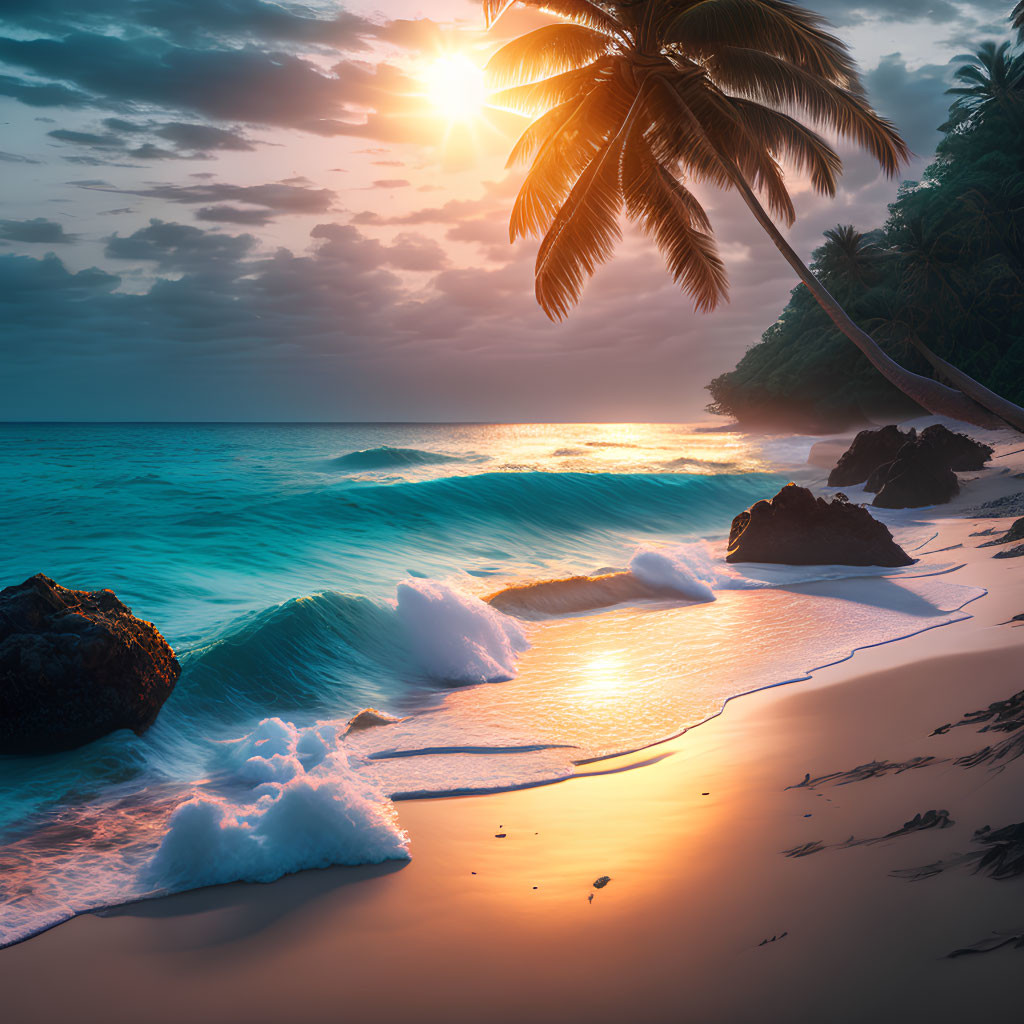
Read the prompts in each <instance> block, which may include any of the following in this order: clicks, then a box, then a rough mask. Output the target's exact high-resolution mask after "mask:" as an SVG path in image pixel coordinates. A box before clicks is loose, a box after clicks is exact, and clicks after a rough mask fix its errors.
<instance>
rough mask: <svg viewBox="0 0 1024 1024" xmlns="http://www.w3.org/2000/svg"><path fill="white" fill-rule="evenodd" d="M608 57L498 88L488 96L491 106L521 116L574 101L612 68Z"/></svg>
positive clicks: (610, 59)
mask: <svg viewBox="0 0 1024 1024" xmlns="http://www.w3.org/2000/svg"><path fill="white" fill-rule="evenodd" d="M612 64H613V61H612V58H611V57H598V59H597V60H595V61H593V62H592V63H590V64H587V65H585V66H584V67H581V68H574V69H573V70H572V71H564V72H562V74H560V75H552V76H551V77H550V78H544V79H541V81H539V82H529V83H527V84H526V85H516V86H513V87H512V88H511V89H502V90H501V91H500V92H496V93H494V94H493V95H492V96H491V97H490V103H491V105H492V106H495V107H504V108H505V109H506V110H515V111H518V112H519V113H523V114H537V113H542V112H544V111H546V110H548V109H550V108H551V107H554V106H557V105H558V104H559V103H565V102H566V100H571V99H578V98H579V97H581V96H582V95H583V94H584V93H585V92H586V91H587V90H588V89H589V88H591V87H592V86H593V85H595V84H596V83H597V81H598V80H599V79H600V78H601V77H602V76H606V75H607V74H608V73H609V71H610V70H611V68H612Z"/></svg>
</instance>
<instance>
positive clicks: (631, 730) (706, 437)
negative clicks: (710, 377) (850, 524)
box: [0, 424, 979, 945]
mask: <svg viewBox="0 0 1024 1024" xmlns="http://www.w3.org/2000/svg"><path fill="white" fill-rule="evenodd" d="M813 440H814V439H813V438H796V439H794V438H786V437H771V436H751V435H748V434H742V433H737V432H730V431H722V430H717V429H713V428H709V427H708V426H706V425H704V426H701V425H678V424H568V425H552V424H543V425H535V424H521V425H439V424H5V425H0V483H2V485H3V493H4V495H5V502H4V505H3V508H2V509H0V584H2V585H5V586H6V585H9V584H16V583H20V582H22V581H23V580H24V579H26V578H27V577H29V576H31V575H33V574H35V573H37V572H43V573H45V574H47V575H48V576H51V577H53V578H54V579H55V580H56V581H57V582H58V583H61V584H63V585H64V586H68V587H73V588H76V589H88V590H92V589H98V588H104V587H108V588H110V589H112V590H114V591H115V592H116V593H117V595H118V596H119V597H120V598H121V599H122V600H123V601H124V602H125V603H126V604H128V605H129V606H130V607H131V608H132V610H133V611H134V613H135V614H136V615H138V616H139V617H141V618H143V619H147V620H149V621H152V622H153V623H155V624H156V626H157V628H158V629H160V631H161V632H162V633H163V634H164V636H165V637H166V638H167V640H168V642H169V643H170V644H171V645H172V647H174V649H175V651H176V653H177V656H178V658H179V660H180V662H181V666H182V674H181V678H180V679H179V681H178V684H177V687H176V689H175V691H174V693H173V694H172V695H171V697H170V698H169V700H168V701H167V703H166V705H165V706H164V708H163V710H162V712H161V714H160V716H159V718H158V720H157V722H156V724H155V725H154V726H153V727H152V728H151V729H150V730H149V731H148V732H147V733H145V734H144V735H143V736H141V737H136V736H134V735H133V734H130V733H125V732H122V733H117V734H113V735H110V736H108V737H105V738H104V739H102V740H100V741H98V742H96V743H93V744H90V745H89V746H87V747H84V748H81V749H79V750H75V751H70V752H67V753H64V754H59V755H53V756H48V757H32V758H29V757H3V758H0V945H4V944H8V943H10V942H14V941H18V940H20V939H22V938H25V937H27V936H28V935H31V934H34V933H35V932H38V931H39V930H41V929H43V928H46V927H49V926H52V925H53V924H56V923H59V922H60V921H62V920H65V919H67V918H68V917H71V916H73V915H74V914H76V913H80V912H82V911H85V910H90V909H96V908H100V907H105V906H110V905H113V904H118V903H123V902H127V901H131V900H137V899H142V898H147V897H151V896H156V895H161V894H164V893H168V892H174V891H180V890H182V889H188V888H195V887H198V886H202V885H209V884H215V883H219V882H227V881H234V880H249V881H269V880H272V879H274V878H277V877H280V875H282V874H285V873H287V872H291V871H297V870H302V869H305V868H313V867H325V866H328V865H331V864H358V863H369V862H378V861H382V860H387V859H397V860H401V859H405V858H407V857H409V856H410V855H414V853H415V836H411V837H410V836H408V835H407V834H406V833H405V832H404V830H403V829H402V826H401V804H400V803H398V804H397V806H396V804H395V803H394V801H396V800H398V801H400V800H401V799H403V798H409V797H415V796H422V795H445V794H453V793H483V792H493V791H496V790H502V789H509V788H517V787H522V786H528V785H537V784H546V783H551V782H555V781H559V780H570V779H571V777H572V775H573V774H574V772H575V771H576V770H577V768H578V766H579V765H581V764H584V763H587V762H590V761H593V760H596V759H600V758H605V757H609V756H612V755H614V754H618V753H622V752H625V751H632V750H637V749H640V748H643V747H645V746H649V745H651V744H654V743H657V742H658V741H660V740H663V739H665V738H667V737H670V736H675V735H678V734H679V733H681V732H682V731H684V730H685V729H687V728H689V727H692V726H694V725H696V724H699V723H700V722H701V721H704V720H706V719H707V718H708V717H710V716H712V715H714V714H716V713H718V712H719V711H720V710H721V708H722V707H723V705H724V704H725V702H727V701H728V700H729V699H731V698H732V697H735V696H737V695H739V694H742V693H746V692H750V691H752V690H756V689H759V688H762V687H765V686H772V685H778V684H781V683H784V682H790V681H793V680H797V679H802V678H806V677H807V676H808V674H809V673H810V672H811V671H813V670H814V669H815V668H817V667H820V666H823V665H827V664H830V663H833V662H836V661H839V660H842V659H844V658H846V657H849V656H850V655H851V653H852V652H853V651H855V650H856V649H858V648H861V647H864V646H868V645H873V644H878V643H885V642H889V641H892V640H894V639H897V638H899V637H902V636H906V635H909V634H912V633H915V632H919V631H920V630H922V629H929V628H934V627H936V626H940V625H943V624H945V623H948V622H952V621H955V620H956V619H958V618H962V617H963V616H964V615H966V614H967V612H965V611H964V610H963V609H964V607H965V606H966V605H967V604H968V603H969V602H970V600H972V599H973V598H974V597H976V596H978V594H979V592H978V591H976V590H974V589H972V588H969V587H964V586H959V585H954V584H951V583H949V582H947V581H946V580H945V579H944V578H943V575H942V574H943V572H944V571H945V570H946V569H948V568H949V565H948V563H943V564H939V563H933V562H932V561H931V560H929V559H928V558H927V557H924V558H922V560H921V562H919V563H918V564H917V565H915V566H912V567H908V568H907V569H906V570H884V571H883V570H872V569H858V570H850V569H848V568H842V567H829V566H824V567H817V566H812V567H800V568H798V569H787V568H780V567H775V568H771V567H737V566H727V565H726V563H725V562H724V559H723V557H722V556H723V554H724V540H725V537H726V536H727V534H728V529H729V524H730V522H731V520H732V517H733V516H734V515H736V514H737V513H738V512H740V511H742V510H743V509H744V508H746V507H748V506H749V505H750V504H751V503H752V502H754V501H756V500H758V499H759V498H764V497H770V496H771V495H772V494H774V493H775V491H776V490H777V489H778V488H779V487H780V486H781V485H782V484H784V483H786V482H787V481H789V480H797V481H798V482H801V481H804V480H810V479H812V478H817V477H820V472H819V471H814V470H811V469H809V468H808V466H807V454H808V451H809V448H810V446H811V444H812V442H813ZM851 496H852V497H854V498H856V495H851ZM887 516H888V518H887V521H888V522H890V525H891V527H892V528H893V530H894V533H895V534H896V536H897V539H898V540H899V541H900V542H901V543H903V544H904V546H905V547H906V548H907V549H908V550H910V549H911V548H916V549H918V550H923V549H924V548H925V547H926V545H927V541H928V539H929V537H930V536H931V534H932V533H933V532H934V531H931V530H930V529H929V527H928V524H927V522H926V521H924V520H920V521H919V520H918V519H917V518H915V516H914V515H913V514H899V513H889V514H887ZM620 570H622V571H626V570H628V571H629V573H630V576H629V577H628V579H627V582H628V583H629V586H635V588H636V589H635V591H629V590H628V588H627V591H626V592H621V591H616V592H615V593H611V592H610V591H609V590H608V586H607V583H606V582H605V581H604V580H602V579H601V577H606V576H607V575H608V574H609V573H611V572H614V571H620ZM541 580H565V581H570V582H568V583H565V584H563V585H562V586H561V587H560V588H559V589H558V591H557V596H556V597H555V598H552V597H551V596H550V594H548V593H544V594H541V592H540V590H536V589H534V588H533V585H534V584H535V583H536V582H537V581H541ZM510 588H513V589H510ZM651 588H655V589H656V590H657V595H656V599H654V598H652V596H651V595H652V593H653V591H652V589H651ZM499 592H506V593H507V594H512V595H514V600H513V599H512V598H509V600H510V601H511V604H509V603H507V602H506V603H504V604H502V603H501V602H500V601H498V600H496V601H495V603H494V604H491V603H488V602H487V601H485V600H484V598H488V597H491V596H492V595H494V594H497V593H499ZM613 599H614V603H612V601H613ZM499 605H500V606H501V607H502V608H505V609H506V611H508V610H511V612H512V613H511V614H506V612H503V611H499V610H498V606H499ZM367 708H373V709H375V710H376V711H377V712H379V717H377V718H371V717H369V716H367V715H363V716H361V717H360V718H358V719H356V720H355V722H354V723H353V726H352V727H351V728H350V727H349V725H348V723H349V722H350V720H352V719H353V716H356V715H358V714H359V713H360V712H361V711H363V710H364V709H367ZM568 784H570V785H571V781H570V782H568Z"/></svg>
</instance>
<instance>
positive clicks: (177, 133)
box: [155, 121, 256, 150]
mask: <svg viewBox="0 0 1024 1024" xmlns="http://www.w3.org/2000/svg"><path fill="white" fill-rule="evenodd" d="M155 134H157V135H159V136H160V138H162V139H167V140H169V141H170V142H173V143H174V145H175V146H177V147H178V148H179V149H200V150H210V149H231V150H253V149H255V148H256V147H255V146H254V145H253V144H252V143H251V142H250V141H249V140H248V139H247V138H245V136H244V135H242V133H241V132H239V131H233V130H230V129H227V128H215V127H214V126H213V125H208V124H185V123H183V122H181V121H172V122H171V123H169V124H165V125H162V126H161V127H159V128H157V129H156V131H155Z"/></svg>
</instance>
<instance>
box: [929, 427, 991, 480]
mask: <svg viewBox="0 0 1024 1024" xmlns="http://www.w3.org/2000/svg"><path fill="white" fill-rule="evenodd" d="M917 437H918V440H919V441H924V442H925V443H927V444H928V445H932V446H934V447H935V448H936V449H937V450H939V451H942V452H943V453H944V455H945V459H946V462H947V464H948V465H949V468H950V469H954V470H956V471H957V472H959V473H965V472H969V471H970V470H975V469H984V468H985V463H986V462H988V460H989V459H991V458H992V449H991V448H990V447H989V446H988V445H987V444H982V443H981V442H980V441H975V440H974V438H973V437H968V436H967V435H966V434H955V433H953V431H952V430H948V429H947V428H946V427H944V426H943V425H942V424H941V423H934V424H932V426H930V427H925V428H924V430H922V431H921V433H920V434H918V435H917Z"/></svg>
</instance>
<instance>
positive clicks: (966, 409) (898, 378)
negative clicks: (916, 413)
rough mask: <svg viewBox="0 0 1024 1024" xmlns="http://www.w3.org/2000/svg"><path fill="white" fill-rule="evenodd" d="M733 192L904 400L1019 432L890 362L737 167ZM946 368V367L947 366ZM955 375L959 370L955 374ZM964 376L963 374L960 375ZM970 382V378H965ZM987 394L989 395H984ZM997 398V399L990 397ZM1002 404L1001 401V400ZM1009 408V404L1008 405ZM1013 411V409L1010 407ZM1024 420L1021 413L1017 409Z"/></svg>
mask: <svg viewBox="0 0 1024 1024" xmlns="http://www.w3.org/2000/svg"><path fill="white" fill-rule="evenodd" d="M732 170H733V171H734V181H735V185H736V189H737V191H738V192H739V193H740V195H741V196H742V197H743V201H744V202H745V203H746V204H747V207H748V209H749V210H750V212H751V213H752V214H753V215H754V217H755V218H756V220H757V222H758V223H759V224H760V225H761V227H763V228H764V230H765V231H766V232H767V233H768V237H769V238H771V240H772V242H773V243H774V244H775V248H776V249H778V250H779V252H780V253H782V255H783V257H784V258H785V260H786V262H787V263H788V264H789V265H790V266H791V267H792V268H793V269H794V270H795V271H796V274H797V277H799V278H800V280H801V281H803V283H804V284H805V285H806V286H807V288H808V289H809V290H810V292H811V294H812V295H813V296H814V297H815V298H816V299H817V300H818V303H819V305H820V306H821V308H822V309H824V310H825V312H826V313H827V314H828V316H829V319H830V320H831V321H832V322H833V323H834V324H835V325H836V327H838V328H839V330H840V331H842V332H843V334H845V335H846V337H847V338H849V339H850V341H852V342H853V343H854V345H856V346H857V348H859V349H860V350H861V352H863V353H864V355H865V356H866V357H867V360H868V362H870V363H871V365H872V366H873V367H874V368H875V369H876V370H878V372H879V373H881V374H882V376H883V377H885V379H886V380H887V381H889V383H890V384H893V385H894V386H895V387H897V388H899V390H900V391H902V392H903V393H904V394H905V395H906V396H907V397H908V398H912V399H913V400H914V401H915V402H917V404H918V405H920V406H922V407H923V408H925V409H927V410H928V412H930V413H932V414H933V415H936V416H949V417H951V418H953V419H957V420H962V421H963V422H965V423H972V424H973V425H974V426H976V427H985V428H986V429H992V428H994V427H1003V426H1006V425H1010V426H1014V427H1016V428H1017V429H1021V428H1020V426H1019V425H1018V424H1016V423H1012V422H1011V421H1009V420H1005V421H1004V418H1003V417H1002V416H1001V414H996V413H995V411H994V410H990V409H989V408H987V407H985V406H983V405H981V404H979V402H978V401H975V400H974V399H972V398H969V397H968V396H967V395H966V394H964V393H963V392H961V391H957V390H956V389H955V388H948V387H946V386H945V385H944V384H940V383H939V382H938V381H936V380H931V379H930V378H928V377H922V376H921V375H920V374H917V373H912V372H911V371H910V370H908V369H906V368H905V367H903V366H900V364H899V363H897V362H896V361H895V360H894V359H891V358H890V357H889V356H888V355H886V353H885V352H883V351H882V349H881V348H879V346H878V343H877V342H876V341H875V340H874V338H872V337H871V335H870V334H868V333H867V332H865V331H862V330H861V329H860V328H859V327H858V326H857V325H856V324H855V323H854V322H853V321H852V320H851V319H850V317H849V316H848V315H847V313H846V312H845V310H844V309H843V308H842V306H840V305H839V303H838V302H836V300H835V299H834V298H833V297H832V295H831V294H830V293H829V291H828V289H826V288H825V286H824V285H823V284H822V283H821V282H820V281H819V280H818V279H817V278H816V277H815V276H814V274H812V273H811V270H810V268H809V267H808V266H807V265H806V264H805V263H804V261H803V260H802V259H800V257H799V256H798V255H797V253H796V250H794V249H793V247H792V246H791V245H790V244H789V242H787V241H786V239H785V238H784V237H783V235H782V233H781V232H780V231H779V229H778V228H777V227H776V226H775V222H774V221H773V220H772V219H771V217H769V216H768V214H767V212H766V211H765V209H764V207H763V206H762V205H761V204H760V202H759V201H758V199H757V196H755V195H754V192H753V190H752V189H751V188H750V186H749V185H748V184H747V182H746V179H745V178H744V177H743V175H742V173H741V172H740V171H739V168H735V167H734V168H732ZM936 358H937V357H936ZM947 365H948V364H947ZM957 372H959V371H957ZM964 376H965V377H966V374H965V375H964ZM967 379H968V380H970V378H967ZM973 383H974V384H975V385H976V386H977V387H978V388H979V389H981V390H983V391H986V390H987V389H985V388H982V385H980V384H978V383H977V381H974V382H973ZM988 393H989V394H990V395H991V394H992V392H988ZM994 397H996V398H998V396H994ZM1001 401H1002V400H1001ZM1008 404H1010V405H1012V403H1008ZM1013 408H1014V409H1016V408H1017V407H1016V406H1013ZM1018 411H1019V412H1020V414H1021V416H1022V417H1024V410H1018Z"/></svg>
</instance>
